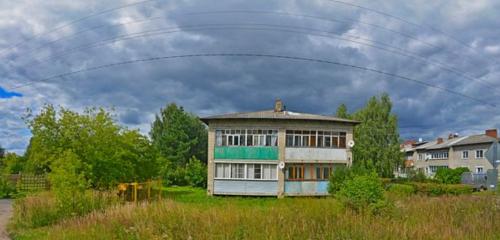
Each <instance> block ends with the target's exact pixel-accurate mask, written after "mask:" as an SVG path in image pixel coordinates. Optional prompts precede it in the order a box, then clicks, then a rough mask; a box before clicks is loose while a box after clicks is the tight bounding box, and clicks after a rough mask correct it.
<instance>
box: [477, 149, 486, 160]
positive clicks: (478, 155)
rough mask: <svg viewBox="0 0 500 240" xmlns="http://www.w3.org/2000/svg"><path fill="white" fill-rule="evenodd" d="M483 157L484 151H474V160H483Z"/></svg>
mask: <svg viewBox="0 0 500 240" xmlns="http://www.w3.org/2000/svg"><path fill="white" fill-rule="evenodd" d="M483 157H484V151H483V150H482V149H481V150H476V158H483Z"/></svg>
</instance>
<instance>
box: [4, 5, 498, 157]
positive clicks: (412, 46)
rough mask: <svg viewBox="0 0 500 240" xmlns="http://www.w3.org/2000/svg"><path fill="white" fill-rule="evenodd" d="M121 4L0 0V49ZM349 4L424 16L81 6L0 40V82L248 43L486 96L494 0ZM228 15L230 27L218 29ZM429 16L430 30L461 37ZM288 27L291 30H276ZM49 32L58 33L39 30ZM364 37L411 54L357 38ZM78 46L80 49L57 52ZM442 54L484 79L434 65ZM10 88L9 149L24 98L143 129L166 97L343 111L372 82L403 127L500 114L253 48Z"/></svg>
mask: <svg viewBox="0 0 500 240" xmlns="http://www.w3.org/2000/svg"><path fill="white" fill-rule="evenodd" d="M124 3H125V2H121V1H120V2H119V1H81V2H75V1H72V2H67V1H64V2H58V1H52V2H49V3H47V2H46V1H19V2H15V3H14V2H3V3H1V6H2V8H0V9H2V10H0V35H1V36H2V38H1V39H0V48H4V47H7V46H9V45H11V44H12V43H16V42H19V41H21V40H23V39H30V38H33V37H34V36H37V34H40V33H43V32H44V31H47V30H50V29H51V28H53V27H55V26H60V24H61V23H63V22H68V21H71V20H72V19H78V18H80V17H82V16H85V15H88V14H89V13H91V12H92V11H94V12H95V11H101V10H103V9H108V8H113V7H116V6H119V5H122V4H124ZM356 4H359V5H363V6H366V7H369V8H374V9H377V10H378V11H384V12H388V13H390V14H393V15H395V16H401V17H404V18H405V19H408V20H409V21H412V22H415V23H418V24H420V25H422V26H424V25H425V27H422V26H416V25H411V24H407V23H403V22H401V21H397V20H395V19H391V18H388V17H384V16H381V15H379V14H376V13H374V12H370V11H364V10H360V9H357V8H352V7H349V6H348V5H345V4H338V3H335V2H331V1H327V0H317V1H306V0H300V1H279V0H277V1H160V0H158V1H151V2H148V3H147V4H142V5H138V6H135V7H132V8H124V9H120V10H119V11H116V12H110V13H107V14H103V15H99V16H96V17H94V18H89V19H86V20H85V21H81V22H78V23H77V24H75V25H72V26H71V27H67V28H63V29H60V30H59V31H56V32H52V33H51V34H46V35H41V36H40V37H36V38H35V39H34V40H32V41H29V43H28V44H24V45H22V46H19V47H16V48H12V49H8V50H6V51H3V52H2V53H0V58H2V61H1V62H0V77H1V79H3V80H2V86H3V87H4V88H5V89H7V90H8V91H9V89H10V88H12V87H14V86H18V85H20V84H25V83H26V81H29V80H37V79H43V78H45V77H47V76H52V75H55V74H60V73H64V72H70V71H76V70H79V69H83V68H87V67H92V66H98V65H102V64H109V63H114V62H120V61H126V60H130V59H139V58H149V57H157V56H169V55H182V54H196V53H233V52H238V53H260V54H277V55H287V56H297V57H306V58H317V59H325V60H331V61H338V62H343V63H348V64H353V65H359V66H363V67H369V68H374V69H379V70H381V71H386V72H390V73H394V74H398V75H402V76H408V77H411V78H414V79H418V80H422V81H426V82H428V83H431V84H435V85H437V86H440V87H445V88H449V89H452V90H454V91H458V92H462V93H464V94H467V95H470V96H473V97H477V98H481V99H485V100H488V101H490V100H491V101H496V100H495V99H497V98H498V93H497V91H495V90H496V89H498V87H499V84H500V83H499V82H498V81H497V79H498V77H499V66H498V62H497V61H496V59H498V56H499V55H500V44H498V42H499V41H498V40H499V39H498V38H499V37H498V36H500V28H499V25H500V23H499V22H498V20H497V18H496V17H495V13H496V12H498V10H500V9H499V6H498V3H496V2H494V1H474V2H472V1H445V2H442V1H441V2H434V3H431V2H428V1H415V2H405V3H402V2H399V1H363V2H356ZM230 11H233V12H230ZM130 22H132V23H130ZM120 23H127V24H122V25H119V24H120ZM207 24H226V28H224V29H223V28H221V27H219V28H216V27H211V28H210V29H207V28H208V27H206V26H207ZM227 24H233V27H232V28H230V29H228V28H229V27H228V26H229V25H227ZM234 24H240V25H239V27H238V26H235V25H234ZM241 24H244V25H245V26H246V27H242V26H243V25H241ZM269 24H272V25H274V26H276V25H280V26H287V27H288V28H287V29H288V30H287V31H283V29H281V30H280V29H277V28H276V27H269V26H267V27H266V25H269ZM201 25H203V26H205V27H202V26H201ZM193 26H199V27H193ZM428 26H430V27H432V28H437V29H442V30H443V31H445V32H446V33H447V34H449V35H450V36H453V38H456V39H457V40H459V41H460V42H461V43H459V42H457V41H455V40H454V39H451V38H450V37H449V36H446V35H443V34H441V33H439V32H437V31H436V30H432V29H431V28H430V27H428ZM172 27H181V28H182V31H177V32H171V33H165V34H161V35H151V36H148V37H137V38H131V39H127V40H123V41H116V42H109V43H108V44H104V43H103V44H101V45H99V46H95V47H92V48H89V47H85V46H88V44H90V43H95V42H98V41H103V40H107V39H110V38H113V37H116V36H124V35H126V34H134V33H140V32H145V31H154V30H158V29H165V28H172ZM290 27H294V28H293V29H294V31H289V30H290ZM89 29H91V30H89ZM293 29H292V30H293ZM305 29H317V30H321V31H323V33H320V32H312V31H310V30H305ZM82 31H84V32H82ZM296 31H299V32H296ZM324 32H329V33H331V34H330V35H328V34H325V33H324ZM75 33H76V34H77V35H74V36H72V34H75ZM398 33H399V34H398ZM320 35H322V36H320ZM61 37H63V39H61V40H58V39H59V38H61ZM339 38H343V39H344V40H341V39H339ZM345 39H350V40H355V41H358V42H364V43H365V44H357V43H353V42H352V41H345ZM55 40H58V41H56V42H54V43H51V41H55ZM367 40H371V41H367ZM373 42H376V43H377V44H380V43H382V44H385V46H393V47H396V48H398V49H402V50H403V51H408V52H411V53H414V54H415V55H417V56H419V57H408V56H402V55H401V54H395V53H394V52H392V53H391V52H388V51H384V50H380V49H377V48H374V47H370V46H367V45H366V44H374V43H373ZM462 43H466V44H467V45H468V47H467V46H464V45H463V44H462ZM79 46H81V49H80V50H78V51H77V50H74V51H70V52H68V51H69V50H71V49H75V48H77V47H79ZM378 46H381V45H378ZM393 50H394V49H393ZM430 62H433V63H435V64H430ZM436 63H439V64H436ZM440 64H441V65H440ZM444 65H446V66H449V67H452V68H453V69H456V70H457V71H460V72H465V73H467V75H468V76H470V77H469V78H481V79H482V80H483V81H484V82H483V83H481V82H479V81H475V80H471V79H467V78H464V77H463V76H460V75H459V74H456V73H453V72H452V71H446V70H444V69H443V66H444ZM19 92H21V93H22V94H24V97H23V98H22V99H15V98H12V99H0V101H1V102H0V103H1V105H0V113H1V114H0V121H5V122H6V123H7V124H2V126H7V127H5V128H4V131H2V134H4V133H5V134H9V135H10V136H13V137H11V138H1V142H0V144H2V145H5V146H11V147H10V149H11V150H16V151H20V150H19V149H20V147H19V142H23V143H24V144H26V143H27V141H28V139H29V134H28V133H26V132H25V131H20V130H19V128H22V127H23V123H22V120H21V118H20V115H21V114H22V113H23V111H24V109H25V108H27V107H30V108H33V109H34V110H37V109H39V108H40V106H42V105H43V104H44V103H51V104H55V105H62V106H66V107H70V108H73V109H76V110H81V109H83V108H85V107H87V106H105V107H113V108H114V109H116V112H117V114H116V115H117V119H118V121H119V122H121V123H123V124H126V125H128V126H129V127H131V128H140V129H141V131H142V132H144V133H146V132H148V131H149V126H150V121H151V120H152V119H153V116H154V114H155V113H157V112H158V111H159V110H160V108H161V107H164V106H165V104H167V103H169V102H176V103H178V104H180V105H182V106H184V107H185V109H187V110H188V111H191V112H194V113H196V114H199V115H203V116H205V115H209V114H216V113H224V112H231V111H253V110H260V109H268V108H271V107H272V104H273V101H274V99H275V98H281V99H283V100H284V101H285V104H286V105H287V108H288V109H290V110H294V111H305V112H312V113H320V114H333V113H334V112H335V110H336V107H337V106H338V105H339V104H340V103H346V104H347V106H348V108H349V109H350V110H351V111H354V110H356V109H357V108H359V107H362V106H363V104H364V103H365V102H366V101H367V100H368V99H369V97H371V96H373V95H377V94H380V93H382V92H388V93H389V95H390V96H391V98H392V99H393V101H394V110H395V112H396V113H397V114H398V115H399V120H400V125H401V126H402V128H401V133H402V134H403V136H405V137H424V138H434V137H435V136H437V135H443V134H447V133H449V132H459V133H461V134H467V133H474V132H480V131H482V130H483V129H484V128H490V127H499V125H498V124H497V123H498V121H499V120H500V117H497V113H498V111H499V110H498V109H493V108H491V107H490V106H484V105H482V104H478V103H477V102H474V101H471V100H469V99H464V98H460V97H458V96H455V95H451V94H448V93H444V92H442V91H439V90H436V89H432V88H425V87H422V86H421V85H418V84H415V83H412V82H408V81H404V80H402V79H397V78H390V77H387V76H383V75H377V74H374V73H369V72H363V71H360V70H356V69H352V68H346V67H341V66H334V65H330V64H324V63H311V62H304V61H298V60H284V59H270V58H258V57H197V58H183V59H175V60H174V59H171V60H163V61H154V62H147V63H140V64H131V65H123V66H116V67H112V68H106V69H101V70H97V71H89V72H84V73H79V74H75V75H70V76H65V77H64V78H56V79H52V80H51V81H50V82H45V83H38V84H34V85H32V86H29V87H25V88H21V89H19ZM14 143H15V144H14ZM14 148H15V149H14Z"/></svg>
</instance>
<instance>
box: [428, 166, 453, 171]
mask: <svg viewBox="0 0 500 240" xmlns="http://www.w3.org/2000/svg"><path fill="white" fill-rule="evenodd" d="M441 168H448V166H429V173H436V172H437V170H439V169H441Z"/></svg>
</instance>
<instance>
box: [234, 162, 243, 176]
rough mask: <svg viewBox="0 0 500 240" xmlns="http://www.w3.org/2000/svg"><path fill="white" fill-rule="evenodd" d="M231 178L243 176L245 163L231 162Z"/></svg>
mask: <svg viewBox="0 0 500 240" xmlns="http://www.w3.org/2000/svg"><path fill="white" fill-rule="evenodd" d="M231 178H234V179H241V178H245V164H241V163H238V164H231Z"/></svg>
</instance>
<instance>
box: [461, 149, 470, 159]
mask: <svg viewBox="0 0 500 240" xmlns="http://www.w3.org/2000/svg"><path fill="white" fill-rule="evenodd" d="M468 158H469V151H463V152H462V159H468Z"/></svg>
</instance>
